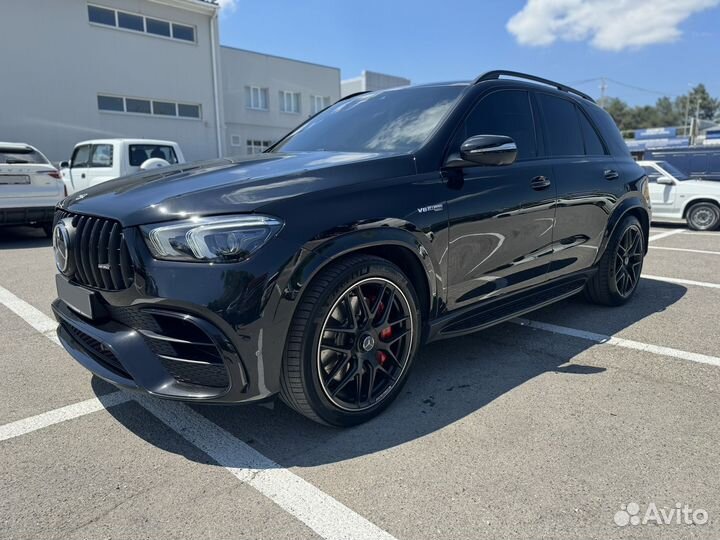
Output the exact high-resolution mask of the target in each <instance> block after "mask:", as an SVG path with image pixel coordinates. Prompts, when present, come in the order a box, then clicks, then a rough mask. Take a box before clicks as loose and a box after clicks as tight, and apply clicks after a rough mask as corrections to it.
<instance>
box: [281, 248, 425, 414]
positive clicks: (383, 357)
mask: <svg viewBox="0 0 720 540" xmlns="http://www.w3.org/2000/svg"><path fill="white" fill-rule="evenodd" d="M358 291H359V292H360V294H359V293H358ZM361 297H362V298H363V300H362V301H361ZM388 306H389V307H388ZM418 306H419V302H418V299H417V294H416V292H415V289H414V287H413V286H412V283H410V281H409V280H408V279H407V277H406V276H405V275H404V274H403V272H402V271H401V270H400V269H399V268H398V267H397V266H396V265H394V264H393V263H391V262H389V261H387V260H385V259H382V258H379V257H374V256H367V255H350V256H347V257H345V258H343V259H340V260H338V261H336V262H334V263H331V264H330V265H329V266H328V267H327V268H325V269H323V270H322V271H321V272H320V273H319V274H318V275H317V276H316V277H315V278H314V279H313V280H312V281H311V282H310V284H309V286H308V288H307V290H306V291H305V292H304V294H303V295H302V297H301V299H300V303H299V305H298V307H297V309H296V311H295V315H294V316H293V320H292V322H291V325H290V329H289V331H288V337H287V340H286V344H285V354H284V358H283V366H282V374H281V385H280V387H281V390H280V397H281V399H282V400H283V401H284V402H285V403H286V404H287V405H289V406H290V407H292V408H293V409H295V410H296V411H297V412H299V413H300V414H302V415H304V416H306V417H308V418H310V419H311V420H314V421H316V422H319V423H322V424H327V425H331V426H338V427H347V426H353V425H356V424H360V423H362V422H366V421H367V420H370V419H371V418H373V417H374V416H376V415H378V414H379V413H380V412H382V411H383V410H384V409H385V408H386V407H387V406H388V405H390V403H392V401H393V400H394V399H395V398H396V397H397V395H398V394H399V392H400V390H401V389H402V386H403V384H404V383H405V381H406V379H407V376H408V373H409V371H410V367H411V365H412V362H413V359H414V357H415V354H416V352H417V348H418V344H419V342H420V332H421V328H420V322H421V314H420V310H419V308H418ZM366 310H367V311H366ZM405 312H407V313H406V314H405ZM367 315H370V316H369V317H368V316H367ZM383 319H384V322H383ZM396 320H397V321H399V322H394V321H396ZM375 325H377V326H375ZM388 328H389V330H388ZM369 338H370V339H369ZM391 340H393V343H390V341H391ZM328 347H332V349H328ZM368 347H371V348H368ZM393 348H394V349H393ZM371 373H372V377H371ZM353 374H354V375H353ZM358 380H359V381H360V382H359V383H358ZM348 381H352V382H348ZM343 383H344V385H343ZM358 389H359V390H358ZM353 392H355V398H353V397H352V395H353ZM373 392H374V395H373Z"/></svg>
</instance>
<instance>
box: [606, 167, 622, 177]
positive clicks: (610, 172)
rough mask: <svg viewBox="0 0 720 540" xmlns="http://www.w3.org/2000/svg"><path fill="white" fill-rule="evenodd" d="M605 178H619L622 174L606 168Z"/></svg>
mask: <svg viewBox="0 0 720 540" xmlns="http://www.w3.org/2000/svg"><path fill="white" fill-rule="evenodd" d="M604 174H605V180H617V179H618V178H620V174H619V173H618V172H617V171H613V170H612V169H605V172H604Z"/></svg>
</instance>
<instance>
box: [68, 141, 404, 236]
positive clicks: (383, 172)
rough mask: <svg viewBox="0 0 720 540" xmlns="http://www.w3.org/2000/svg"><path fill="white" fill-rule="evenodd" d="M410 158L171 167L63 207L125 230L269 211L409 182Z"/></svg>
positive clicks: (290, 157)
mask: <svg viewBox="0 0 720 540" xmlns="http://www.w3.org/2000/svg"><path fill="white" fill-rule="evenodd" d="M414 171H415V165H414V160H413V157H412V156H411V155H408V154H387V153H383V154H374V153H354V152H353V153H349V152H347V153H346V152H302V153H293V154H282V153H269V154H259V155H257V156H251V157H247V158H227V159H218V160H213V161H205V162H195V163H187V164H183V165H175V166H172V167H166V168H163V169H157V170H154V171H147V172H142V173H138V174H134V175H131V176H126V177H123V178H118V179H116V180H111V181H108V182H104V183H102V184H99V185H97V186H94V187H92V188H90V189H87V190H83V191H79V192H77V193H75V194H73V195H71V196H70V197H68V198H67V199H65V201H63V203H62V207H63V208H65V209H66V210H69V211H71V212H77V213H80V214H88V215H95V216H103V217H109V218H113V219H116V220H118V221H119V222H120V223H121V224H122V225H124V226H133V225H142V224H145V223H154V222H160V221H169V220H173V219H183V218H188V217H192V216H200V215H213V214H230V213H244V212H254V211H257V210H259V209H260V208H262V207H263V206H266V205H268V204H270V203H273V202H277V201H279V200H282V199H288V198H292V197H301V196H311V195H312V194H313V193H317V192H320V191H326V190H329V189H342V188H343V187H345V186H348V185H352V184H356V183H359V182H367V181H371V180H379V179H382V178H388V177H392V176H405V175H410V174H412V173H413V172H414Z"/></svg>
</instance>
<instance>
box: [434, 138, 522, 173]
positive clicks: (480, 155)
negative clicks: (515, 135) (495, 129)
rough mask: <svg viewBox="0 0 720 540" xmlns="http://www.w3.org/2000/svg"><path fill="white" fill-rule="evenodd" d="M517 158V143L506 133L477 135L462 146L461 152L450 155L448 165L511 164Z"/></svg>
mask: <svg viewBox="0 0 720 540" xmlns="http://www.w3.org/2000/svg"><path fill="white" fill-rule="evenodd" d="M516 158H517V145H516V144H515V141H514V140H513V139H512V138H511V137H506V136H504V135H475V136H474V137H470V138H469V139H467V140H466V141H465V142H464V143H462V146H460V154H459V155H458V154H453V155H451V156H449V157H448V160H447V162H446V164H445V165H446V166H447V167H474V166H476V165H490V166H500V165H511V164H512V163H514V162H515V159H516Z"/></svg>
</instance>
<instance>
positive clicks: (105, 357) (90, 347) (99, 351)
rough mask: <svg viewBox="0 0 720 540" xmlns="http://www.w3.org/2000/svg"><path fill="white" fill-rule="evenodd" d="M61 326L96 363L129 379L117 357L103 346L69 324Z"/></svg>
mask: <svg viewBox="0 0 720 540" xmlns="http://www.w3.org/2000/svg"><path fill="white" fill-rule="evenodd" d="M61 324H62V327H63V328H64V329H65V330H66V331H67V332H68V333H69V334H70V336H72V338H73V339H74V340H75V342H76V343H78V345H80V346H82V348H83V349H85V352H86V353H88V354H89V355H90V356H92V357H93V358H94V359H95V360H96V361H97V362H99V363H100V364H102V365H103V366H105V367H106V368H107V369H109V370H110V371H112V372H113V373H115V374H117V375H120V376H121V377H125V378H127V379H130V378H131V377H130V374H129V373H128V372H127V371H125V368H124V367H123V365H122V364H121V363H120V361H119V360H118V359H117V357H116V356H115V355H114V354H113V353H112V352H111V351H110V349H108V348H107V347H106V346H105V345H103V344H102V343H100V342H99V341H98V340H96V339H95V338H93V337H90V336H88V335H87V334H86V333H85V332H82V331H81V330H78V329H77V328H75V327H74V326H72V325H70V324H67V323H64V322H63V323H61Z"/></svg>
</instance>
